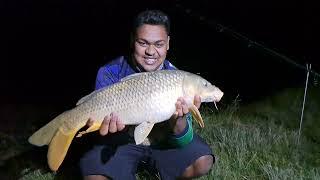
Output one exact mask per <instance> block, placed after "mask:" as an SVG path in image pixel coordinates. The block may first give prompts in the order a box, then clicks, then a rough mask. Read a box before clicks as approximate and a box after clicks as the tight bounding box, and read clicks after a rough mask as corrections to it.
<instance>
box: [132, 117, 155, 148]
mask: <svg viewBox="0 0 320 180" xmlns="http://www.w3.org/2000/svg"><path fill="white" fill-rule="evenodd" d="M153 125H154V123H151V122H143V123H141V124H139V125H138V126H137V127H136V128H135V129H134V140H135V141H136V144H141V143H142V142H143V141H144V140H145V139H146V138H147V136H148V135H149V133H150V132H151V130H152V128H153Z"/></svg>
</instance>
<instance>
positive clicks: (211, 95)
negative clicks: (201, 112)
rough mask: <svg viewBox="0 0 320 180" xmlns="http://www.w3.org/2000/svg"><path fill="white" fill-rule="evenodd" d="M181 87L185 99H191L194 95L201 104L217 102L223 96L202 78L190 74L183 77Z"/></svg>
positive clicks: (216, 88)
mask: <svg viewBox="0 0 320 180" xmlns="http://www.w3.org/2000/svg"><path fill="white" fill-rule="evenodd" d="M182 86H183V87H182V88H183V92H184V96H185V97H190V98H192V99H193V97H194V96H195V95H199V96H200V98H201V102H219V101H220V100H221V98H222V96H223V94H224V93H223V92H222V91H221V90H220V89H219V88H218V87H216V86H215V85H213V84H211V83H210V82H209V81H207V80H206V79H204V78H203V77H201V76H199V75H197V74H192V73H188V74H187V75H186V76H185V78H184V80H183V85H182Z"/></svg>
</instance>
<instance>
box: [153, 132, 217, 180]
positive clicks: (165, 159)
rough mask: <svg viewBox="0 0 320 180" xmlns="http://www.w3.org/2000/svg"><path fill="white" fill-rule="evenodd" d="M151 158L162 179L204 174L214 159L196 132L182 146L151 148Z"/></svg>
mask: <svg viewBox="0 0 320 180" xmlns="http://www.w3.org/2000/svg"><path fill="white" fill-rule="evenodd" d="M152 159H153V161H154V164H155V166H156V168H157V170H158V171H159V173H160V175H161V178H162V179H163V180H167V179H176V178H194V177H199V176H202V175H205V174H207V173H208V172H209V170H210V169H211V167H212V165H213V163H214V161H215V159H214V155H213V154H212V150H211V148H210V147H209V145H208V144H206V143H205V142H204V141H203V139H202V138H201V137H199V136H198V135H196V134H194V137H193V140H192V141H191V142H190V144H188V145H186V146H185V147H183V148H176V149H167V150H158V149H153V150H152Z"/></svg>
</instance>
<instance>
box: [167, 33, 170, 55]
mask: <svg viewBox="0 0 320 180" xmlns="http://www.w3.org/2000/svg"><path fill="white" fill-rule="evenodd" d="M169 42H170V36H168V42H167V51H168V50H169V44H170V43H169Z"/></svg>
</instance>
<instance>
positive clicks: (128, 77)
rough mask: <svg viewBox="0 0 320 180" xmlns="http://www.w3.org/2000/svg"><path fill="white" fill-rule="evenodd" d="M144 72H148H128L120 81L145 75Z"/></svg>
mask: <svg viewBox="0 0 320 180" xmlns="http://www.w3.org/2000/svg"><path fill="white" fill-rule="evenodd" d="M146 73H148V72H140V73H134V74H130V75H128V76H126V77H123V78H121V79H120V81H126V80H129V79H132V78H135V77H139V76H142V75H145V74H146Z"/></svg>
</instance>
